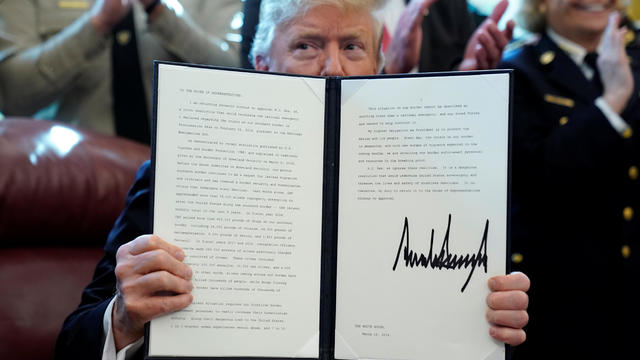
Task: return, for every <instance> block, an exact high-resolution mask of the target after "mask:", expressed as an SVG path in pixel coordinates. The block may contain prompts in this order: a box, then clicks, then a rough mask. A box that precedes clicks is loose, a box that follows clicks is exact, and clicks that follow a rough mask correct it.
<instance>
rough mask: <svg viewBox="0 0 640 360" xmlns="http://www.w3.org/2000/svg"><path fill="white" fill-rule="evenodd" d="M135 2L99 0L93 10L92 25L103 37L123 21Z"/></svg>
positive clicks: (129, 0) (128, 0)
mask: <svg viewBox="0 0 640 360" xmlns="http://www.w3.org/2000/svg"><path fill="white" fill-rule="evenodd" d="M132 1H133V0H98V1H97V2H96V3H95V5H94V6H93V8H92V9H91V13H92V14H93V15H92V16H91V23H92V24H93V26H94V27H95V28H96V29H97V30H98V31H99V32H100V33H102V34H103V35H107V34H109V33H110V32H111V29H113V27H114V26H115V25H116V24H117V23H118V22H120V20H122V18H123V17H124V16H125V15H126V14H127V12H128V11H129V9H130V8H131V3H132Z"/></svg>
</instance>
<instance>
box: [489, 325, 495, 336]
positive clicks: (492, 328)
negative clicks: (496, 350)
mask: <svg viewBox="0 0 640 360" xmlns="http://www.w3.org/2000/svg"><path fill="white" fill-rule="evenodd" d="M489 335H491V336H496V329H495V328H494V327H493V326H492V327H490V328H489Z"/></svg>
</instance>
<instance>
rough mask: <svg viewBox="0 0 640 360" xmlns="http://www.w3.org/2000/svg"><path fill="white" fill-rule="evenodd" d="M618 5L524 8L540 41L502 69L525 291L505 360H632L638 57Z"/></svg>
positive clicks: (600, 0) (587, 0)
mask: <svg viewBox="0 0 640 360" xmlns="http://www.w3.org/2000/svg"><path fill="white" fill-rule="evenodd" d="M619 6H620V4H619V3H618V2H617V1H616V0H526V1H524V2H523V7H522V9H521V14H522V15H523V16H522V20H523V22H522V24H521V25H523V26H524V27H526V28H527V29H528V30H530V31H532V32H533V33H536V34H538V37H537V38H536V39H535V40H534V41H533V42H531V43H529V44H527V45H525V46H522V47H520V48H518V49H515V50H513V51H510V52H507V53H506V54H505V58H504V61H503V62H502V63H501V65H500V67H502V68H512V69H515V76H514V104H513V109H514V122H513V136H514V137H513V142H512V143H513V188H512V189H513V197H512V199H513V205H512V210H513V213H512V220H513V223H512V229H513V231H512V242H513V246H514V247H519V248H520V249H522V251H523V253H524V254H525V255H524V256H525V258H526V259H525V260H524V261H523V262H522V263H521V264H520V265H519V266H516V269H518V270H522V271H525V272H526V273H527V274H528V275H529V276H530V277H531V281H532V284H533V286H532V289H531V292H530V295H531V303H530V308H529V311H530V313H531V319H532V320H531V322H530V324H529V326H528V339H527V343H526V344H525V345H523V346H522V347H519V348H517V349H516V352H515V355H516V356H515V357H514V359H539V358H544V357H551V358H560V359H631V358H637V349H636V348H637V344H636V343H635V341H636V340H637V337H638V336H637V335H638V330H637V324H638V323H639V322H640V307H639V306H638V299H639V298H638V295H637V294H638V290H640V286H639V283H638V279H639V277H640V256H639V254H640V242H639V241H640V227H639V226H638V225H639V219H640V213H638V211H639V209H640V186H639V185H640V184H639V183H638V181H640V180H639V179H638V166H640V142H639V141H638V139H637V136H638V134H640V133H638V131H639V130H638V122H639V120H640V119H639V117H640V102H639V101H638V94H639V92H638V91H639V90H640V89H639V88H638V85H639V84H640V82H639V81H640V69H639V68H638V66H639V65H640V46H639V42H638V37H637V33H636V31H635V30H634V29H633V28H627V27H624V26H622V27H621V22H622V19H623V16H621V14H619V12H618V11H617V10H618V9H619V8H620V7H619ZM575 275H579V276H575ZM559 299H561V301H562V302H563V304H565V306H558V300H559ZM559 319H561V321H562V323H563V324H564V325H565V327H564V328H563V329H560V328H558V327H557V324H558V320H559Z"/></svg>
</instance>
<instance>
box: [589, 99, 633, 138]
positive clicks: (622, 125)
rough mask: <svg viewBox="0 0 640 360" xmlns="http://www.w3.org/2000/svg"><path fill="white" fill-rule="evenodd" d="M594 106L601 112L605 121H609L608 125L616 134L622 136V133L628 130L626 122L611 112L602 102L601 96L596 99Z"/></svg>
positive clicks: (604, 102)
mask: <svg viewBox="0 0 640 360" xmlns="http://www.w3.org/2000/svg"><path fill="white" fill-rule="evenodd" d="M596 106H597V107H598V108H599V109H600V111H602V113H603V114H604V116H605V117H606V118H607V120H609V124H611V126H612V127H613V128H614V129H615V130H616V131H617V132H618V134H620V135H622V133H624V132H625V131H626V130H627V129H629V124H627V122H626V121H624V119H622V118H621V117H620V115H618V113H617V112H615V111H613V109H612V108H611V106H609V104H607V102H606V101H604V99H603V98H602V96H600V97H598V98H597V99H596Z"/></svg>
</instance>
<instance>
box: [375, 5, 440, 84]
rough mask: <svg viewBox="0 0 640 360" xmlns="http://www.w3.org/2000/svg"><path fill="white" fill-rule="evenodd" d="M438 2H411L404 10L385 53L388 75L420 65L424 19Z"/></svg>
mask: <svg viewBox="0 0 640 360" xmlns="http://www.w3.org/2000/svg"><path fill="white" fill-rule="evenodd" d="M436 1H438V0H411V2H410V3H409V4H408V5H407V6H406V7H405V8H404V10H403V11H402V14H401V15H400V19H399V20H398V26H397V28H396V31H395V33H394V34H393V38H392V39H391V44H389V49H387V52H386V53H385V58H386V64H385V67H384V70H385V72H386V73H387V74H400V73H406V72H409V71H411V69H413V68H414V67H415V66H416V65H417V64H418V61H419V60H420V50H421V48H422V26H421V23H422V19H423V18H424V15H425V13H427V11H428V9H429V7H430V6H431V5H432V4H433V3H435V2H436Z"/></svg>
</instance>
